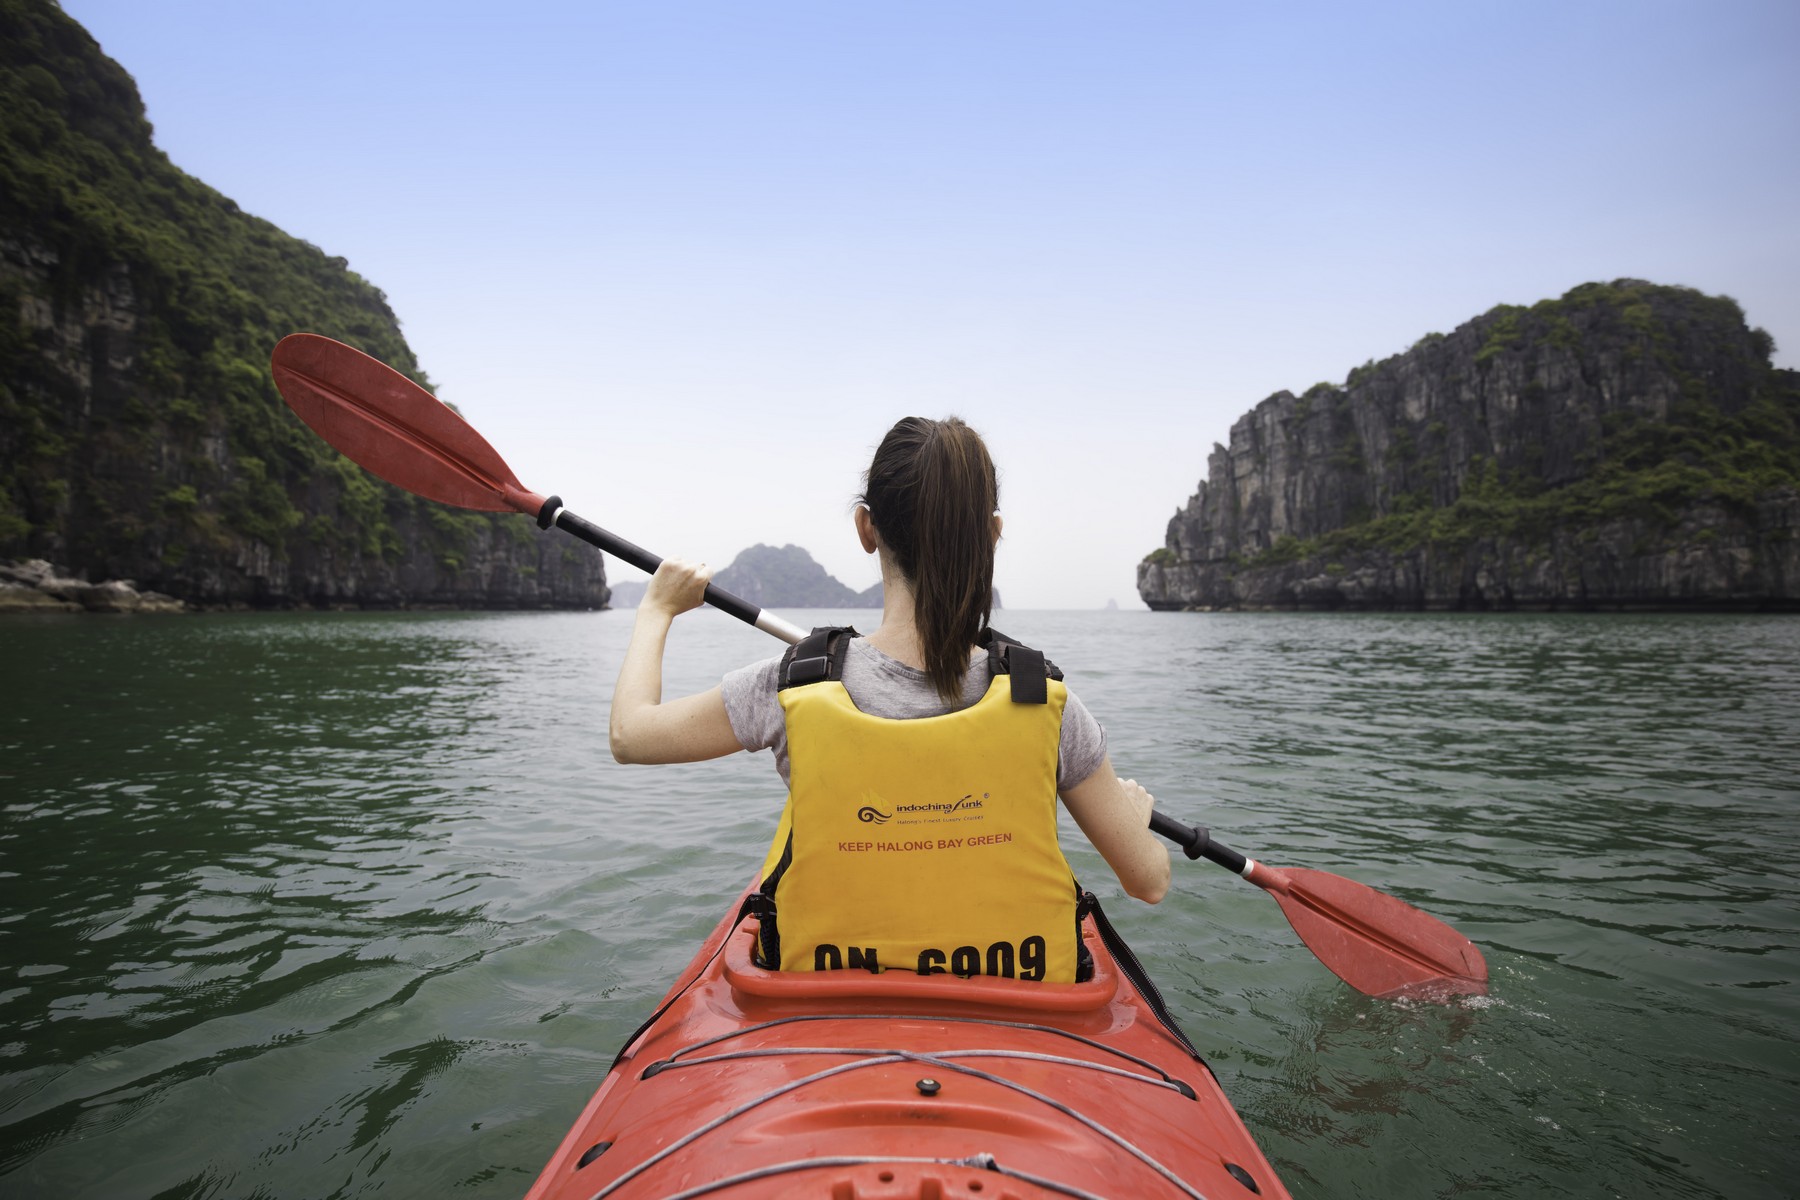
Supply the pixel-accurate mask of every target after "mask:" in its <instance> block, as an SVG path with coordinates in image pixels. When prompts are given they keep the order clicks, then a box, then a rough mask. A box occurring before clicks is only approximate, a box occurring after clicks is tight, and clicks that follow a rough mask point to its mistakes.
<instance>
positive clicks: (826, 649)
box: [775, 625, 862, 691]
mask: <svg viewBox="0 0 1800 1200" xmlns="http://www.w3.org/2000/svg"><path fill="white" fill-rule="evenodd" d="M861 636H862V635H861V634H860V633H858V632H856V630H855V629H853V628H851V627H850V626H848V625H821V626H819V627H818V628H816V629H814V630H813V631H812V632H811V633H809V634H807V635H806V636H805V637H803V638H801V639H800V640H799V641H798V642H796V643H795V644H794V645H792V646H789V647H788V650H787V653H786V654H784V655H782V656H781V682H780V684H779V685H777V687H776V689H775V690H776V691H784V690H786V689H788V688H791V687H804V686H805V685H807V684H809V683H823V682H825V681H826V680H828V679H842V678H843V677H844V659H845V658H846V657H847V656H848V655H849V653H850V639H851V638H854V637H861Z"/></svg>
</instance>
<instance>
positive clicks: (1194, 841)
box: [1150, 812, 1249, 875]
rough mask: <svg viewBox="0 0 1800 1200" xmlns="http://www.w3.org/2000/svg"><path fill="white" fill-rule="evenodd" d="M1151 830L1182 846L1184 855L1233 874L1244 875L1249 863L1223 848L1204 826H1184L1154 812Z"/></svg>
mask: <svg viewBox="0 0 1800 1200" xmlns="http://www.w3.org/2000/svg"><path fill="white" fill-rule="evenodd" d="M1150 828H1151V829H1152V830H1153V831H1154V832H1156V833H1160V834H1162V835H1163V836H1164V837H1166V838H1168V839H1169V840H1170V841H1171V842H1174V843H1175V844H1176V845H1178V846H1180V847H1181V850H1182V853H1184V854H1186V855H1187V856H1188V857H1189V858H1204V859H1206V860H1207V861H1208V862H1216V863H1218V864H1219V865H1220V866H1221V867H1224V868H1225V869H1226V870H1227V871H1230V872H1232V873H1233V874H1236V875H1242V874H1243V873H1244V864H1245V863H1246V862H1248V861H1249V860H1248V859H1246V858H1245V857H1244V856H1243V855H1241V854H1239V853H1238V852H1237V851H1236V850H1233V849H1232V848H1231V847H1229V846H1221V845H1220V844H1219V843H1218V842H1215V841H1213V840H1212V834H1210V833H1208V832H1207V831H1206V826H1204V825H1183V824H1182V823H1181V822H1180V821H1177V820H1176V819H1175V818H1174V817H1171V816H1168V815H1166V814H1164V813H1159V812H1152V813H1151V814H1150Z"/></svg>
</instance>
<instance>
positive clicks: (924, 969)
mask: <svg viewBox="0 0 1800 1200" xmlns="http://www.w3.org/2000/svg"><path fill="white" fill-rule="evenodd" d="M943 973H944V952H943V951H942V950H921V951H919V974H921V975H942V974H943Z"/></svg>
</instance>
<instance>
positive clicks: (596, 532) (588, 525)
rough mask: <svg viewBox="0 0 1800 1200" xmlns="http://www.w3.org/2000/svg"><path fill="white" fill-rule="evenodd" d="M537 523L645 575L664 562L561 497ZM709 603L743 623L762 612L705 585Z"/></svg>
mask: <svg viewBox="0 0 1800 1200" xmlns="http://www.w3.org/2000/svg"><path fill="white" fill-rule="evenodd" d="M537 523H538V528H539V529H548V528H550V526H552V525H555V526H556V527H557V528H558V529H561V530H563V531H564V532H566V533H572V534H574V535H575V536H576V537H578V538H580V539H581V540H582V541H584V542H586V543H587V544H588V545H590V546H597V547H599V548H600V549H601V550H604V551H605V552H606V553H608V554H610V555H612V556H613V557H614V558H622V559H624V560H625V561H626V562H628V563H630V564H631V565H632V566H634V567H636V568H637V569H638V570H640V571H642V572H643V573H644V574H646V575H654V574H656V568H658V567H660V566H661V565H662V559H660V558H658V557H657V556H656V555H654V554H652V553H650V552H649V551H648V550H646V549H644V548H643V547H642V546H640V545H638V544H636V543H635V542H628V541H626V540H625V539H624V538H622V537H620V536H619V535H618V534H616V533H613V532H612V531H611V530H608V529H602V528H600V526H598V525H596V524H594V523H593V522H592V521H589V520H586V519H584V518H582V517H578V516H576V515H575V514H574V513H572V512H570V511H569V510H568V509H566V508H564V507H563V506H562V497H561V496H552V497H550V498H549V499H548V500H546V501H544V507H543V508H541V509H539V510H538V517H537ZM706 602H707V603H708V604H710V605H712V606H713V607H714V608H716V609H718V610H720V611H721V612H725V613H729V614H730V615H732V616H734V617H736V618H737V619H738V620H740V621H744V622H747V623H748V624H751V625H755V624H756V618H757V617H758V616H760V615H761V614H762V609H760V608H758V607H756V605H754V604H752V603H750V602H749V601H748V600H745V599H744V598H743V597H742V596H736V595H733V594H732V593H730V592H728V591H726V590H725V589H724V588H722V587H719V586H718V585H717V584H712V583H709V584H707V585H706Z"/></svg>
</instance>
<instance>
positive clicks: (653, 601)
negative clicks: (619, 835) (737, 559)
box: [638, 558, 1148, 819]
mask: <svg viewBox="0 0 1800 1200" xmlns="http://www.w3.org/2000/svg"><path fill="white" fill-rule="evenodd" d="M711 580H712V571H711V570H710V569H709V568H708V567H707V565H706V564H705V563H691V562H688V561H687V560H686V559H682V558H665V559H663V560H662V565H661V566H659V567H657V568H656V574H654V575H652V576H651V577H650V585H649V586H648V587H646V588H645V589H644V598H643V599H642V600H640V601H639V602H638V607H640V608H648V609H654V610H656V611H659V612H661V613H663V614H665V615H667V616H669V617H676V616H679V615H681V614H682V613H684V612H687V611H688V610H689V609H694V608H699V607H700V606H701V605H702V604H704V603H706V585H707V584H708V583H709V582H711ZM1146 819H1148V818H1146Z"/></svg>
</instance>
